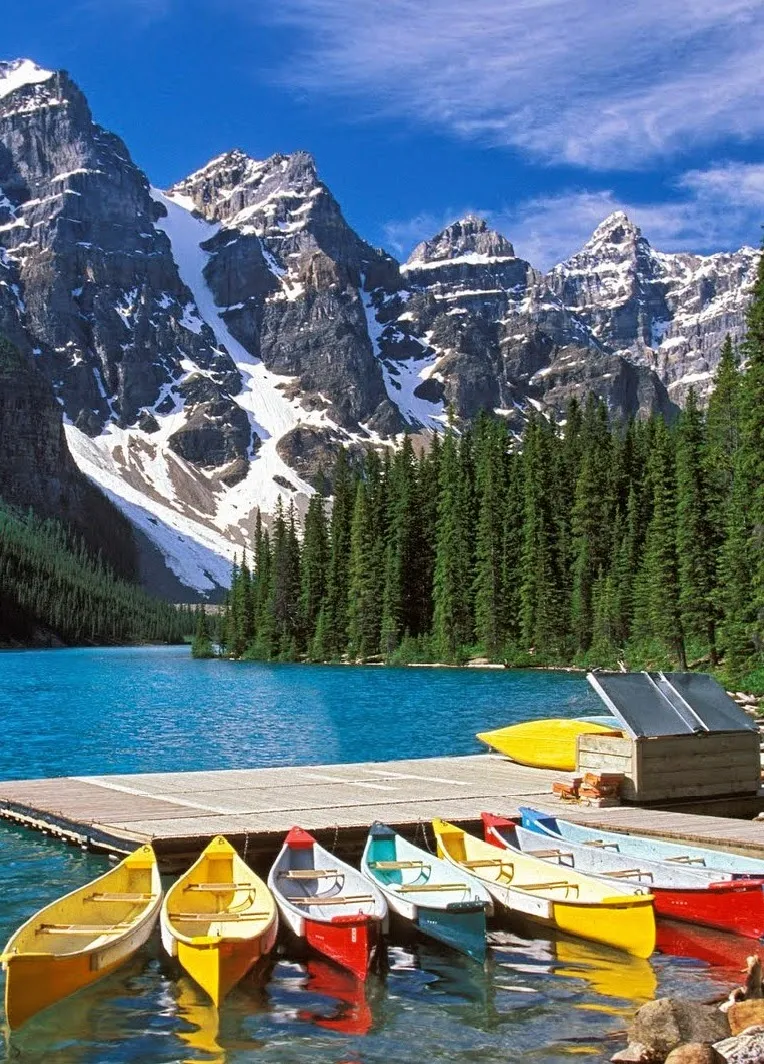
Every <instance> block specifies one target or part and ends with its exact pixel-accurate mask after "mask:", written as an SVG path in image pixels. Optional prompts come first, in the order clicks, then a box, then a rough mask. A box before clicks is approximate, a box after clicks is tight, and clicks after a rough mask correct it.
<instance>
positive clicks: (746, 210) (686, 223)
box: [385, 163, 764, 269]
mask: <svg viewBox="0 0 764 1064" xmlns="http://www.w3.org/2000/svg"><path fill="white" fill-rule="evenodd" d="M677 193H678V195H677V197H676V198H675V199H672V200H666V201H663V202H640V201H638V200H633V201H629V200H625V199H623V198H621V197H619V196H617V195H616V194H615V193H614V192H612V191H608V190H606V191H598V192H591V191H586V190H571V191H568V192H563V193H560V194H559V195H553V196H539V197H534V198H533V199H528V200H524V201H521V202H520V203H518V204H516V205H513V206H511V207H506V208H502V209H499V210H496V209H484V210H480V209H475V208H474V207H473V208H469V209H467V208H465V209H463V210H457V211H453V212H449V213H448V214H446V215H444V216H443V217H442V218H438V217H436V216H434V215H428V214H420V215H417V216H416V217H414V218H412V219H410V220H409V221H399V222H390V223H388V224H387V225H386V226H385V234H386V237H387V242H388V244H389V246H390V247H391V248H393V250H395V251H396V252H397V253H398V254H402V255H406V254H408V252H409V251H410V250H411V248H412V247H413V245H414V244H416V243H417V242H418V241H420V240H425V239H429V238H430V237H431V236H433V235H434V234H435V233H436V232H438V231H439V230H440V229H442V228H443V226H444V225H447V224H448V223H449V222H451V221H454V219H455V218H458V217H463V216H464V215H465V214H468V213H471V214H479V215H481V216H482V217H484V218H486V219H487V220H488V222H489V223H490V224H491V225H492V226H493V227H494V228H495V229H498V230H499V231H500V232H502V233H505V234H506V236H507V237H508V238H509V239H510V240H511V241H512V243H513V244H514V245H515V250H516V252H517V254H518V255H521V256H522V257H523V258H525V259H528V260H529V261H530V262H532V263H533V265H534V266H537V267H538V268H539V269H548V268H549V267H551V266H553V265H554V264H555V263H556V262H560V261H561V260H562V259H564V258H567V257H568V256H569V255H571V254H572V253H573V252H575V251H577V250H578V249H579V248H580V247H581V246H582V245H583V244H584V243H586V241H587V240H588V239H589V237H590V236H591V234H592V232H593V230H594V229H595V228H596V227H597V226H598V225H599V223H600V222H601V221H602V220H603V219H604V218H606V217H607V215H609V214H612V212H613V211H616V210H623V211H626V213H627V214H628V215H629V217H630V218H631V219H632V221H634V222H636V224H637V225H639V226H640V227H641V229H642V231H643V232H644V234H645V236H646V237H647V238H648V240H649V241H650V243H651V244H652V245H653V246H654V247H656V248H658V249H659V250H661V251H692V252H696V253H699V254H707V253H711V252H715V251H725V250H734V249H736V248H739V247H740V246H742V245H743V244H753V245H758V243H759V239H760V237H761V225H762V223H764V164H762V165H756V164H743V163H729V164H725V165H719V166H714V167H710V168H709V169H707V170H691V171H688V172H687V173H685V174H683V175H682V177H681V178H680V179H679V180H678V182H677Z"/></svg>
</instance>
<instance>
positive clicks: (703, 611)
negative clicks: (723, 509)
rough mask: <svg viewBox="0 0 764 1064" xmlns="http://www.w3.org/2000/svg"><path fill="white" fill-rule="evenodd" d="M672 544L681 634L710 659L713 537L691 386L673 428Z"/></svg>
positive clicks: (701, 429) (701, 428) (702, 439)
mask: <svg viewBox="0 0 764 1064" xmlns="http://www.w3.org/2000/svg"><path fill="white" fill-rule="evenodd" d="M676 439H677V447H676V488H677V506H676V537H677V538H676V545H677V556H678V563H679V565H678V577H679V606H680V610H681V618H682V629H683V631H684V634H685V638H687V639H694V640H695V641H697V643H699V644H701V645H702V646H704V647H705V648H706V649H707V651H708V653H709V655H710V658H711V664H712V665H715V664H716V611H715V608H714V604H713V593H714V583H715V576H716V573H715V568H716V542H715V537H714V535H713V531H712V528H711V525H710V517H709V487H708V482H707V477H706V467H705V465H704V461H703V458H704V451H705V447H706V435H705V425H704V421H703V415H702V413H701V412H700V410H699V408H698V404H697V399H696V397H695V392H694V390H693V389H692V388H691V389H690V391H689V393H688V396H687V402H686V405H685V409H684V411H683V412H682V415H681V417H680V418H679V425H678V428H677V433H676Z"/></svg>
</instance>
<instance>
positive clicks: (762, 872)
mask: <svg viewBox="0 0 764 1064" xmlns="http://www.w3.org/2000/svg"><path fill="white" fill-rule="evenodd" d="M520 813H521V814H522V826H523V827H524V828H527V829H528V830H530V831H536V832H539V833H540V834H542V835H553V836H554V837H555V838H562V839H565V840H566V842H569V843H572V844H574V845H578V846H590V847H592V848H599V849H603V850H606V851H610V853H614V854H615V853H617V854H621V855H622V856H623V857H628V858H630V859H636V860H640V861H651V862H658V863H659V864H665V865H668V866H669V867H670V868H673V869H675V870H676V869H677V868H685V869H687V871H698V872H702V871H703V869H709V870H711V871H714V872H723V873H726V875H727V876H729V877H731V878H733V879H738V878H740V879H743V878H756V879H762V878H764V861H757V860H756V859H755V858H753V857H741V856H740V855H739V854H736V853H728V852H727V851H726V850H707V849H704V848H702V847H699V846H686V845H685V844H684V843H681V842H668V841H667V840H665V839H651V838H648V837H647V836H646V835H624V834H622V833H621V832H618V831H603V830H602V829H600V828H587V827H584V826H583V825H582V824H574V823H572V822H571V821H569V820H561V819H560V818H559V817H556V816H550V815H549V814H548V813H541V812H539V811H538V810H536V809H528V808H521V809H520Z"/></svg>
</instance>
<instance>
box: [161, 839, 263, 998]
mask: <svg viewBox="0 0 764 1064" xmlns="http://www.w3.org/2000/svg"><path fill="white" fill-rule="evenodd" d="M161 930H162V944H163V945H164V947H165V949H166V950H167V952H168V953H169V954H170V956H171V957H177V958H178V961H179V962H180V964H181V965H182V967H183V968H185V970H186V971H187V972H188V974H189V975H190V976H191V978H192V979H194V980H195V981H196V982H197V983H198V984H199V986H200V987H201V988H202V990H205V991H206V992H207V993H208V994H209V996H210V997H211V998H212V1001H213V1003H214V1004H215V1005H219V1004H220V1002H221V1001H222V1000H223V998H224V997H225V996H226V994H227V993H228V991H229V990H230V989H231V988H232V987H234V986H235V985H236V984H237V983H238V982H239V980H240V979H243V977H244V976H245V975H246V974H247V972H248V971H249V970H250V968H252V967H253V966H254V965H255V964H256V963H257V962H258V961H259V960H260V959H261V957H265V956H266V955H267V954H268V953H270V951H271V950H272V949H273V947H274V945H275V943H276V934H277V931H278V916H277V913H276V903H275V901H274V899H273V895H272V894H271V892H270V891H269V890H268V887H267V886H266V885H265V883H264V882H263V881H262V879H260V877H259V876H256V875H255V873H254V872H253V871H252V869H251V868H249V867H248V866H247V865H246V864H245V863H244V861H242V859H241V858H240V857H239V856H238V854H237V853H236V851H235V850H234V848H233V846H231V844H230V843H229V842H228V840H227V839H224V838H223V836H222V835H218V836H217V838H214V839H213V840H212V842H211V843H210V844H209V846H208V847H207V849H206V850H205V851H204V853H202V855H201V857H200V858H199V860H198V861H197V862H196V864H194V865H192V866H191V868H189V870H188V872H186V874H185V875H184V876H181V878H180V879H179V880H178V881H177V882H176V883H175V884H173V886H172V887H171V888H170V889H169V891H168V892H167V896H166V897H165V900H164V904H163V905H162V915H161Z"/></svg>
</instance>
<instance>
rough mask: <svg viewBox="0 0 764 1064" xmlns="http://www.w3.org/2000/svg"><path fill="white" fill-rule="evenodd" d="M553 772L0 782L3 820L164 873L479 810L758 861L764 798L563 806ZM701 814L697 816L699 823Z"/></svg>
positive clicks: (408, 765)
mask: <svg viewBox="0 0 764 1064" xmlns="http://www.w3.org/2000/svg"><path fill="white" fill-rule="evenodd" d="M560 777H561V774H560V773H559V772H555V771H550V770H544V769H536V768H528V767H526V766H523V765H517V764H513V763H512V762H509V761H506V760H505V759H504V758H502V757H499V756H497V755H492V754H478V755H474V756H468V757H439V758H428V759H422V760H407V761H390V762H368V763H364V764H343V765H320V766H318V765H311V766H300V767H288V768H261V769H228V770H222V771H215V772H167V773H148V774H143V775H108V776H87V777H64V778H59V779H47V780H16V781H10V782H5V783H0V817H4V818H6V819H7V820H10V821H13V822H16V823H18V824H23V825H25V826H28V827H31V828H36V829H38V830H41V831H44V832H47V833H48V834H52V835H56V836H59V837H61V838H63V839H65V840H67V841H69V842H72V843H74V844H76V845H80V846H83V847H88V848H91V849H96V850H102V851H109V852H112V853H126V852H129V851H131V850H133V849H135V847H136V846H137V845H140V844H143V843H146V842H151V843H152V844H153V845H154V846H155V848H156V850H157V853H158V855H159V856H160V859H161V860H162V863H163V866H164V867H165V868H167V869H168V870H174V869H175V868H182V867H184V866H185V865H186V864H188V863H189V861H190V860H191V859H192V858H194V857H195V856H196V855H198V853H199V852H200V851H201V850H202V849H203V847H204V846H205V845H206V843H207V841H208V840H209V838H210V837H211V836H212V835H217V834H223V835H226V836H227V837H228V838H229V839H230V840H231V841H232V842H233V843H234V844H236V845H237V846H238V847H239V849H240V850H241V851H242V852H246V853H247V855H248V856H250V857H251V858H252V859H253V860H257V859H259V858H262V859H263V860H264V859H266V858H270V857H272V856H273V855H275V853H276V851H277V850H278V847H279V845H280V843H281V840H282V838H283V835H284V833H285V832H286V831H288V830H289V828H290V827H292V826H293V825H294V824H300V825H301V826H302V827H304V828H306V829H308V830H310V831H312V832H314V833H316V834H317V835H318V837H319V839H320V840H321V841H323V842H325V843H328V844H329V845H330V846H332V848H336V849H337V850H338V851H340V852H342V851H344V852H347V853H351V854H354V853H355V852H356V851H360V846H361V843H362V840H363V839H364V838H365V835H366V831H367V829H368V827H369V825H370V824H371V823H373V821H375V820H382V821H384V822H386V823H388V824H390V825H391V826H392V827H395V828H397V829H398V830H401V831H403V832H404V833H406V834H408V835H409V836H410V837H411V838H416V837H417V836H419V839H420V844H422V841H423V834H422V833H423V832H424V831H425V827H426V825H428V823H429V821H430V820H431V818H432V817H434V816H438V817H442V818H443V819H445V820H452V821H456V822H457V823H459V824H461V825H464V826H466V827H468V828H469V827H474V828H477V825H478V823H479V819H480V814H481V812H483V811H484V810H488V811H492V812H497V813H503V814H505V815H510V816H511V815H513V814H515V813H517V811H518V808H519V806H521V805H530V806H537V807H539V808H542V809H546V810H549V811H550V812H558V813H559V812H560V811H561V810H564V813H565V815H566V816H567V817H568V818H569V819H573V820H578V821H580V822H581V823H586V824H591V825H592V826H598V827H603V828H609V829H611V830H614V831H618V830H621V831H631V832H640V833H642V834H647V835H650V834H652V835H662V836H666V837H669V838H677V839H683V840H685V841H687V842H695V843H698V844H701V845H703V846H711V847H714V846H716V847H718V848H720V849H732V850H736V851H738V852H740V853H744V854H748V855H751V856H760V857H761V858H762V860H764V821H754V820H733V819H728V818H727V817H725V816H721V815H719V816H717V815H713V816H709V815H705V814H706V813H707V812H709V811H712V812H714V813H720V814H723V813H727V814H728V815H729V816H732V815H737V816H749V817H752V816H754V815H755V814H756V812H758V811H759V810H764V795H761V794H760V795H759V796H754V797H753V798H752V799H748V800H746V801H745V802H743V803H741V801H740V800H738V801H737V802H733V803H730V802H727V803H724V802H717V803H714V804H713V805H711V804H709V803H704V804H702V805H697V804H696V805H695V806H687V805H683V807H682V808H683V809H694V810H695V813H688V812H676V811H660V810H656V809H642V808H639V807H634V806H620V807H616V808H612V809H594V808H591V807H586V806H579V805H570V806H569V805H562V804H561V803H560V802H559V801H557V800H556V799H555V798H553V797H552V794H551V788H552V783H553V782H554V781H555V780H559V779H560ZM698 813H701V814H703V815H697V814H698Z"/></svg>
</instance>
